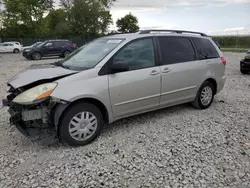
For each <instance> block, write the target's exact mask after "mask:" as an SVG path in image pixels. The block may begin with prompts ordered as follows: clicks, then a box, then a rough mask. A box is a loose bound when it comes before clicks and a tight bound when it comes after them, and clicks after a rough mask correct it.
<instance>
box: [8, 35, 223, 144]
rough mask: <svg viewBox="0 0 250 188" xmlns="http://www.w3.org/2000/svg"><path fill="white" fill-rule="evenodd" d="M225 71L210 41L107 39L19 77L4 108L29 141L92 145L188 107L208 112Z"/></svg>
mask: <svg viewBox="0 0 250 188" xmlns="http://www.w3.org/2000/svg"><path fill="white" fill-rule="evenodd" d="M225 65H226V60H225V58H224V57H223V54H222V52H221V51H220V49H219V48H218V47H217V45H216V44H215V42H214V41H213V40H212V39H211V37H209V36H207V35H206V34H203V33H198V32H191V31H179V30H144V31H140V32H138V33H131V34H118V35H112V36H106V37H102V38H98V39H96V40H94V41H92V42H90V43H88V44H86V45H84V46H82V47H81V48H79V49H77V50H76V51H74V52H73V53H72V54H70V55H69V56H67V57H66V58H64V59H63V60H61V61H58V62H56V63H52V64H44V65H33V66H31V67H29V68H28V69H26V70H23V71H22V72H19V73H18V74H16V75H15V76H14V77H13V78H12V79H10V80H9V81H8V83H7V85H8V87H9V91H8V93H9V94H8V96H7V98H6V99H4V100H3V104H4V106H8V107H9V113H10V115H11V117H10V123H11V124H14V125H15V126H16V127H17V128H18V130H19V131H20V132H22V133H23V134H24V135H27V136H33V135H34V134H36V133H37V132H39V130H41V129H44V128H54V129H55V131H56V134H57V135H58V137H59V139H60V140H61V141H63V142H64V143H67V144H69V145H86V144H88V143H90V142H92V141H93V140H94V139H95V138H96V137H97V136H98V135H99V134H100V132H101V129H102V128H103V126H104V125H105V124H109V123H112V122H114V121H116V120H118V119H121V118H125V117H129V116H133V115H136V114H141V113H145V112H149V111H153V110H156V109H160V108H165V107H169V106H173V105H178V104H182V103H189V102H190V103H191V104H192V105H193V106H194V107H195V108H198V109H206V108H208V107H209V106H210V105H211V103H212V102H213V99H214V96H215V95H216V94H217V93H219V92H220V91H221V90H222V88H223V87H224V84H225Z"/></svg>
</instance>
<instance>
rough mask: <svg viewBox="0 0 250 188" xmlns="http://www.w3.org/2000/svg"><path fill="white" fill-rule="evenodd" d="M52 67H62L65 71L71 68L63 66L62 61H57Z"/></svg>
mask: <svg viewBox="0 0 250 188" xmlns="http://www.w3.org/2000/svg"><path fill="white" fill-rule="evenodd" d="M52 65H55V66H58V67H62V68H65V69H70V67H69V66H66V65H63V61H62V60H60V61H56V62H54V63H52Z"/></svg>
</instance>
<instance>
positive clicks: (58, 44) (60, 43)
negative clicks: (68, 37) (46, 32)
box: [53, 41, 64, 47]
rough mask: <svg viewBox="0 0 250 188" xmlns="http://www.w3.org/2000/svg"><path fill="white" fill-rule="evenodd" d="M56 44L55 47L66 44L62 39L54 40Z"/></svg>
mask: <svg viewBox="0 0 250 188" xmlns="http://www.w3.org/2000/svg"><path fill="white" fill-rule="evenodd" d="M53 44H54V46H55V47H61V46H64V44H63V42H62V41H54V42H53Z"/></svg>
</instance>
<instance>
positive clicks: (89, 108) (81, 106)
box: [59, 102, 104, 146]
mask: <svg viewBox="0 0 250 188" xmlns="http://www.w3.org/2000/svg"><path fill="white" fill-rule="evenodd" d="M81 112H90V113H92V114H93V115H94V116H95V117H96V119H97V128H96V130H95V131H93V135H92V136H90V137H89V138H87V139H86V140H83V141H79V140H76V139H74V138H72V136H71V135H70V132H69V126H70V122H71V120H72V118H73V117H74V116H76V115H77V114H79V113H81ZM103 124H104V120H103V115H102V113H101V111H100V110H99V109H98V108H97V107H96V106H95V105H93V104H90V103H85V102H81V103H77V104H75V105H73V106H71V107H70V108H69V109H67V110H66V112H65V113H64V114H63V117H62V119H61V121H60V127H59V138H60V141H62V142H63V143H66V144H68V145H71V146H84V145H87V144H89V143H91V142H92V141H94V140H95V139H96V138H97V137H98V136H99V135H100V133H101V130H102V127H103Z"/></svg>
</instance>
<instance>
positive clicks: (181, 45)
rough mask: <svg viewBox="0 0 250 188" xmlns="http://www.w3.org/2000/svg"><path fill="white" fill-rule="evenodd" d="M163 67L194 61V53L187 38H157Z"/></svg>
mask: <svg viewBox="0 0 250 188" xmlns="http://www.w3.org/2000/svg"><path fill="white" fill-rule="evenodd" d="M158 41H159V45H160V52H161V61H162V64H163V65H168V64H175V63H182V62H188V61H194V60H195V59H196V57H195V51H194V48H193V46H192V43H191V42H190V40H189V38H187V37H158Z"/></svg>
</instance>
